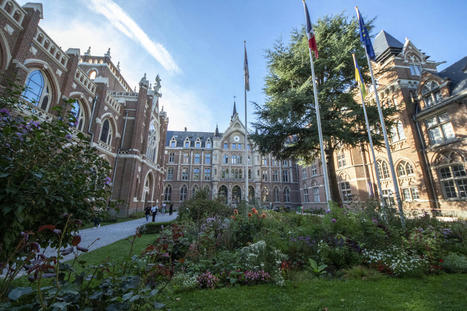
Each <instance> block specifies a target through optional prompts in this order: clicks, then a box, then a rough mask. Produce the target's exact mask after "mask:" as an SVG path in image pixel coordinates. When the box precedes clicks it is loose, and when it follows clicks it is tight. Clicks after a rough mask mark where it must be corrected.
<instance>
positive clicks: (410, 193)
mask: <svg viewBox="0 0 467 311" xmlns="http://www.w3.org/2000/svg"><path fill="white" fill-rule="evenodd" d="M418 199H420V194H419V192H418V188H417V187H412V188H403V189H402V200H404V201H405V202H410V201H413V200H418Z"/></svg>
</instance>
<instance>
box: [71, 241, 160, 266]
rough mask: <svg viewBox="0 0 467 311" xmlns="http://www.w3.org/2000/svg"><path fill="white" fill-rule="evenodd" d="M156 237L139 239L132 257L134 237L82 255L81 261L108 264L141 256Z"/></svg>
mask: <svg viewBox="0 0 467 311" xmlns="http://www.w3.org/2000/svg"><path fill="white" fill-rule="evenodd" d="M156 237H157V235H156V234H143V235H142V236H141V237H140V238H138V237H137V238H136V240H135V244H134V246H133V252H132V254H131V255H129V252H130V241H131V240H133V237H129V238H127V239H123V240H120V241H117V242H114V243H112V244H109V245H107V246H104V247H101V248H98V249H96V250H94V251H92V252H89V253H84V254H81V255H80V256H79V259H80V260H85V261H86V262H87V263H88V264H91V265H95V264H100V263H104V262H108V261H110V260H112V261H114V262H115V261H119V260H123V259H124V258H126V257H128V256H130V257H131V256H132V255H134V254H140V253H141V252H142V251H143V249H144V248H146V246H148V245H149V244H150V243H152V242H154V241H155V240H156ZM71 262H72V260H71V261H68V263H71Z"/></svg>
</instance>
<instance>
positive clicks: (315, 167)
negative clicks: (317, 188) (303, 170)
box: [311, 164, 318, 176]
mask: <svg viewBox="0 0 467 311" xmlns="http://www.w3.org/2000/svg"><path fill="white" fill-rule="evenodd" d="M316 175H318V165H316V164H313V165H311V176H316Z"/></svg>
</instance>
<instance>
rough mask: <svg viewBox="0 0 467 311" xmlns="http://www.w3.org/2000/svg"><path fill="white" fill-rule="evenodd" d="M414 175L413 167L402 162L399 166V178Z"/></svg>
mask: <svg viewBox="0 0 467 311" xmlns="http://www.w3.org/2000/svg"><path fill="white" fill-rule="evenodd" d="M412 174H413V167H412V165H411V164H410V163H409V162H407V161H401V162H400V163H399V164H398V165H397V176H399V177H403V176H407V175H412Z"/></svg>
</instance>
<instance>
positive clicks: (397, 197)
mask: <svg viewBox="0 0 467 311" xmlns="http://www.w3.org/2000/svg"><path fill="white" fill-rule="evenodd" d="M365 54H366V59H367V61H368V68H370V76H371V83H372V84H373V90H374V92H375V99H376V106H377V107H378V115H379V122H380V123H381V128H382V131H383V137H384V144H385V146H386V153H387V156H388V161H389V167H390V169H391V175H392V183H393V184H394V192H395V193H396V200H397V207H398V209H399V214H400V217H401V224H402V228H403V229H404V230H405V216H404V209H403V208H402V200H401V195H400V192H399V185H398V183H397V177H396V171H395V169H394V162H393V160H392V154H391V147H390V145H389V140H388V134H387V132H386V125H385V123H384V116H383V111H382V110H381V104H380V102H379V96H378V89H377V87H376V80H375V77H374V75H373V67H372V66H371V61H370V56H368V51H367V49H366V47H365ZM375 165H376V163H375ZM378 174H379V172H378V170H376V175H377V176H378ZM381 199H383V200H384V198H383V197H382V193H381Z"/></svg>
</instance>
